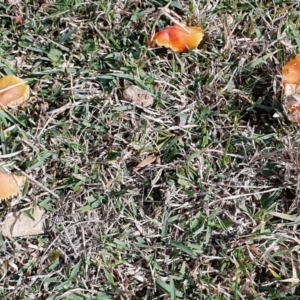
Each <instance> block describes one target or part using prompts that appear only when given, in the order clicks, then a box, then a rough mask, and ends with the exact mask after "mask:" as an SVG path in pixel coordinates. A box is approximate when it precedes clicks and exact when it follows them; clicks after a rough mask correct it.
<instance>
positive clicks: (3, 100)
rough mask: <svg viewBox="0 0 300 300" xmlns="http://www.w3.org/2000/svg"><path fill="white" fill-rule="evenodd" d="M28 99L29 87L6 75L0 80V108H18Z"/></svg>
mask: <svg viewBox="0 0 300 300" xmlns="http://www.w3.org/2000/svg"><path fill="white" fill-rule="evenodd" d="M28 98H29V86H28V85H27V84H26V82H25V81H24V80H22V79H20V78H18V77H16V76H14V75H7V76H4V77H2V78H1V79H0V108H1V107H6V106H18V105H21V104H22V103H23V102H25V101H27V100H28Z"/></svg>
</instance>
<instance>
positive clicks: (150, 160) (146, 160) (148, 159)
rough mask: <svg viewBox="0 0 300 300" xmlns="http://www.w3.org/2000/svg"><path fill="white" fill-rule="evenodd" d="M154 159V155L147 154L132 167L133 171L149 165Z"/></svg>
mask: <svg viewBox="0 0 300 300" xmlns="http://www.w3.org/2000/svg"><path fill="white" fill-rule="evenodd" d="M155 160H156V156H155V155H152V156H148V157H146V158H145V159H143V160H142V161H141V162H140V163H139V164H138V165H137V166H136V167H135V168H134V169H133V171H134V172H137V171H139V170H140V169H141V168H143V167H146V166H148V165H150V164H151V163H153V162H154V161H155Z"/></svg>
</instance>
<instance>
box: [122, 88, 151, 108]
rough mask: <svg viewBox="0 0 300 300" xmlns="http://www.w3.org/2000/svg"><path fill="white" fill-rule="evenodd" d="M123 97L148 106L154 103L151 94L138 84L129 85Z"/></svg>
mask: <svg viewBox="0 0 300 300" xmlns="http://www.w3.org/2000/svg"><path fill="white" fill-rule="evenodd" d="M123 98H124V100H126V101H128V102H132V103H134V104H137V105H139V106H142V107H148V106H151V105H152V104H153V97H152V96H151V94H150V93H149V92H147V91H145V90H143V89H141V88H140V87H138V86H136V85H129V86H128V87H127V88H125V90H124V91H123Z"/></svg>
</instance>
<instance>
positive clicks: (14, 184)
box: [0, 171, 26, 200]
mask: <svg viewBox="0 0 300 300" xmlns="http://www.w3.org/2000/svg"><path fill="white" fill-rule="evenodd" d="M25 181H26V178H25V177H24V176H18V175H14V174H6V173H3V172H1V171H0V200H4V199H9V198H11V197H15V196H17V195H18V194H19V193H20V188H21V187H22V186H23V185H24V184H25Z"/></svg>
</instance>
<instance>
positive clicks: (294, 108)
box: [282, 55, 300, 123]
mask: <svg viewBox="0 0 300 300" xmlns="http://www.w3.org/2000/svg"><path fill="white" fill-rule="evenodd" d="M282 77H283V78H282V84H283V89H284V102H283V109H284V112H285V114H286V116H287V117H288V119H289V120H290V121H292V122H296V123H299V122H300V55H298V56H296V58H295V59H292V60H290V61H289V62H288V63H287V64H286V65H285V66H284V67H283V68H282Z"/></svg>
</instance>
